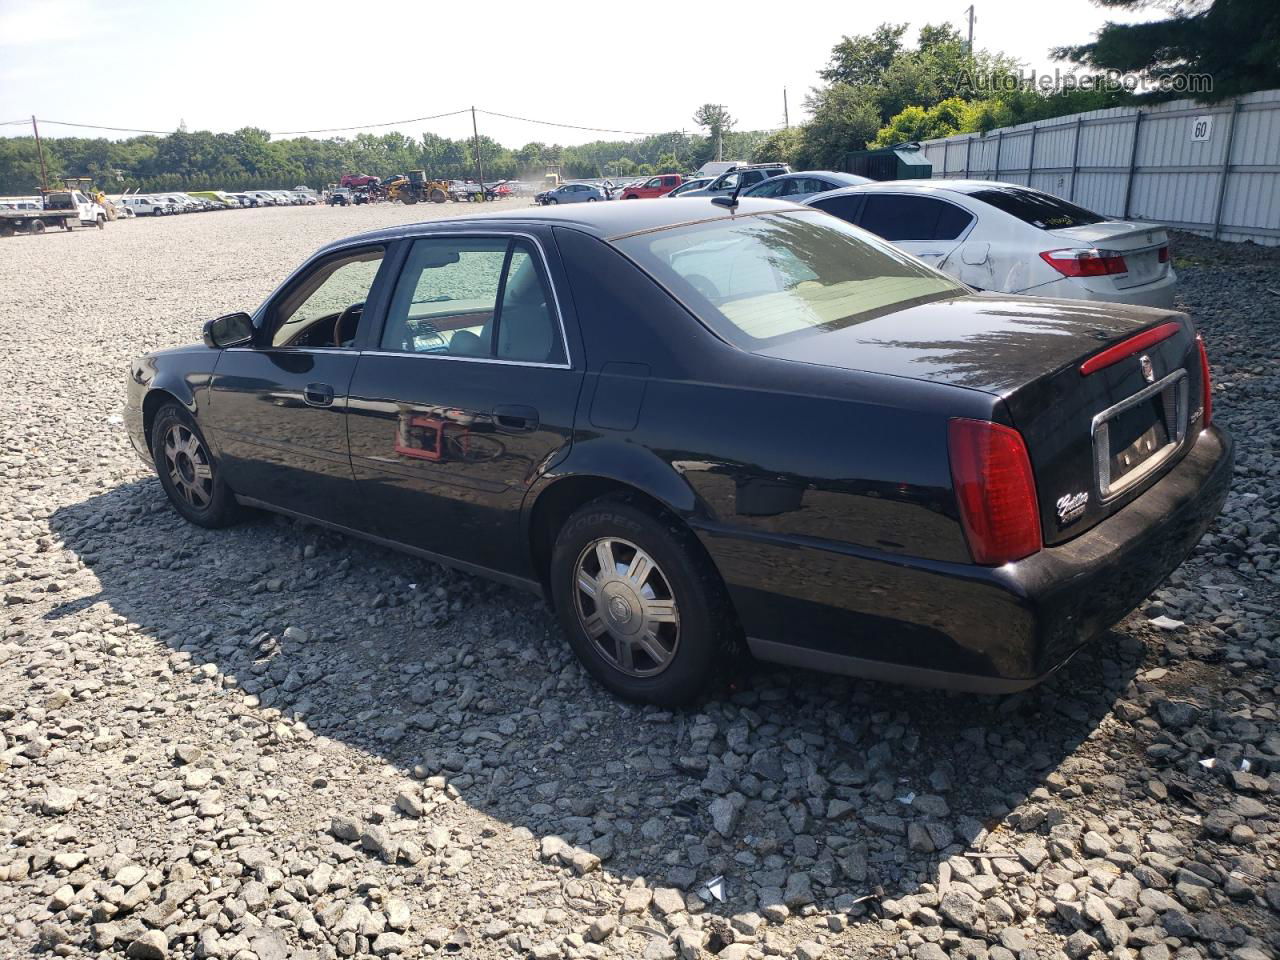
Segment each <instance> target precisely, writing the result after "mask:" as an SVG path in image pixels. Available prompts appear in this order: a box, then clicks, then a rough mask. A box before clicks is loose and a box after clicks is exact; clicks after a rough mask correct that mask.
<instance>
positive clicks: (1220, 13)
mask: <svg viewBox="0 0 1280 960" xmlns="http://www.w3.org/2000/svg"><path fill="white" fill-rule="evenodd" d="M1094 2H1095V3H1098V4H1100V5H1101V6H1105V7H1108V8H1111V9H1117V10H1124V11H1134V12H1136V11H1139V10H1145V9H1148V8H1151V7H1159V6H1165V7H1166V9H1168V10H1169V12H1170V16H1168V17H1166V18H1164V19H1160V20H1150V21H1148V22H1146V23H1110V22H1109V23H1107V24H1106V25H1104V26H1103V28H1102V29H1101V30H1099V31H1098V33H1097V34H1096V35H1095V38H1094V40H1093V42H1092V43H1086V44H1082V45H1080V46H1076V47H1060V48H1058V49H1056V50H1054V51H1053V55H1054V56H1055V57H1058V58H1061V59H1070V60H1074V61H1075V62H1076V63H1081V64H1085V65H1088V66H1090V67H1095V68H1098V69H1100V70H1120V71H1124V72H1129V73H1138V74H1142V75H1144V76H1146V77H1147V78H1149V79H1152V80H1156V81H1159V80H1160V79H1161V78H1167V81H1168V82H1169V84H1170V86H1171V87H1172V89H1171V90H1169V91H1167V92H1165V93H1163V94H1161V93H1157V94H1154V95H1155V96H1164V97H1173V96H1179V95H1182V94H1180V93H1179V88H1178V86H1177V84H1185V83H1186V81H1187V80H1188V78H1189V76H1190V75H1191V74H1207V75H1208V76H1209V77H1210V78H1211V79H1212V90H1211V91H1209V92H1207V93H1202V94H1200V98H1201V99H1205V100H1221V99H1224V98H1226V97H1234V96H1237V95H1239V94H1242V93H1250V92H1252V91H1254V90H1266V89H1269V88H1271V87H1278V86H1280V3H1277V2H1276V0H1186V2H1181V3H1169V4H1164V3H1161V2H1159V0H1094Z"/></svg>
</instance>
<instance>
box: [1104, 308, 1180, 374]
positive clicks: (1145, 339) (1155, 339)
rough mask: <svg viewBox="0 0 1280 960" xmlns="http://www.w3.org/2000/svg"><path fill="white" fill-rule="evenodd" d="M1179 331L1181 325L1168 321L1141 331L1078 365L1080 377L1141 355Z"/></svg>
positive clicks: (1175, 321)
mask: <svg viewBox="0 0 1280 960" xmlns="http://www.w3.org/2000/svg"><path fill="white" fill-rule="evenodd" d="M1181 329H1182V324H1180V323H1178V321H1177V320H1170V321H1169V322H1168V323H1162V324H1160V326H1158V327H1152V328H1151V329H1150V330H1143V331H1142V332H1141V333H1139V334H1135V335H1134V336H1132V337H1129V338H1128V339H1127V340H1121V341H1120V342H1119V343H1117V344H1116V345H1115V346H1113V347H1107V349H1105V350H1103V351H1102V352H1101V353H1095V354H1094V355H1093V356H1092V357H1090V358H1089V359H1088V360H1086V361H1085V362H1084V363H1082V364H1080V376H1082V377H1087V376H1088V375H1089V374H1091V373H1097V372H1098V371H1099V370H1102V369H1103V368H1105V367H1109V366H1111V365H1112V364H1114V363H1119V362H1120V361H1121V360H1123V359H1124V358H1125V357H1132V356H1133V355H1134V354H1135V353H1141V352H1142V351H1143V350H1145V349H1147V347H1150V346H1153V345H1155V344H1157V343H1159V342H1160V341H1161V340H1168V339H1169V338H1170V337H1172V336H1173V335H1174V334H1175V333H1177V332H1178V331H1179V330H1181Z"/></svg>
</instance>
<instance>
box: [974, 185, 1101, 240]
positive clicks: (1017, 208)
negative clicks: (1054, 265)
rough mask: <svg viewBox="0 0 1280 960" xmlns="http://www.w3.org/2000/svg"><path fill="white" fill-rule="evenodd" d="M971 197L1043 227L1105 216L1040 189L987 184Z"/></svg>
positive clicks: (1054, 227)
mask: <svg viewBox="0 0 1280 960" xmlns="http://www.w3.org/2000/svg"><path fill="white" fill-rule="evenodd" d="M969 196H971V197H973V198H974V199H975V200H981V201H982V202H983V203H989V204H991V206H993V207H995V208H996V209H997V210H1003V211H1004V212H1005V213H1007V214H1009V215H1010V216H1014V217H1017V218H1018V219H1019V220H1021V221H1022V222H1023V223H1029V224H1031V225H1032V226H1033V227H1039V228H1040V229H1041V230H1065V229H1066V228H1067V227H1082V226H1085V225H1087V224H1090V223H1101V222H1102V221H1103V220H1105V219H1106V217H1100V216H1098V214H1096V213H1094V212H1093V211H1091V210H1086V209H1085V208H1084V207H1077V206H1076V205H1075V204H1074V203H1069V202H1067V201H1066V200H1060V199H1059V198H1058V197H1054V196H1050V195H1049V194H1047V193H1041V192H1040V191H1039V190H1024V189H1020V188H1018V187H999V188H995V187H988V188H986V189H983V190H975V191H974V192H973V193H971V194H969Z"/></svg>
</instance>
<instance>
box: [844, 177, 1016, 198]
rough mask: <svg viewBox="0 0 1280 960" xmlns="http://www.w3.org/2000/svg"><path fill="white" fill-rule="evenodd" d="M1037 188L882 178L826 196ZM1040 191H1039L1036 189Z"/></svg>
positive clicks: (999, 183)
mask: <svg viewBox="0 0 1280 960" xmlns="http://www.w3.org/2000/svg"><path fill="white" fill-rule="evenodd" d="M1010 188H1014V189H1018V190H1035V188H1034V187H1026V186H1023V185H1022V184H1020V183H1005V182H1002V181H1000V180H881V181H878V182H875V183H862V184H858V185H857V186H852V187H841V188H840V189H839V190H828V191H827V193H825V194H824V196H830V195H831V194H833V193H845V192H853V191H856V192H858V193H964V194H969V193H976V192H978V191H979V190H993V189H996V190H1008V189H1010ZM1036 192H1039V191H1036Z"/></svg>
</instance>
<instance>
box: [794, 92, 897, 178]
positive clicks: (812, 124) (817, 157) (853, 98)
mask: <svg viewBox="0 0 1280 960" xmlns="http://www.w3.org/2000/svg"><path fill="white" fill-rule="evenodd" d="M804 105H805V107H806V109H808V110H809V112H810V114H811V119H810V121H809V122H808V123H807V124H806V125H805V128H804V134H803V140H802V146H801V149H800V151H799V156H798V157H797V161H798V162H799V163H800V164H801V165H804V166H812V167H821V168H825V169H839V168H840V167H841V165H842V164H843V163H844V158H845V154H847V153H848V152H849V151H851V150H861V149H862V148H863V147H865V146H866V145H867V141H868V140H870V139H871V138H872V137H874V136H875V135H876V131H877V130H878V129H879V128H880V113H879V111H878V110H877V109H876V105H875V103H874V101H873V100H872V97H871V95H870V93H869V92H868V90H867V89H866V88H865V87H854V86H850V85H849V84H847V83H833V84H831V85H830V86H826V87H820V88H817V89H814V90H812V91H811V92H810V93H809V96H807V97H806V98H805V101H804Z"/></svg>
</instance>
